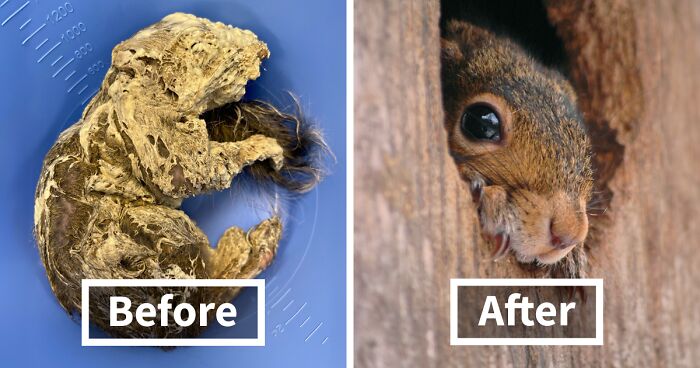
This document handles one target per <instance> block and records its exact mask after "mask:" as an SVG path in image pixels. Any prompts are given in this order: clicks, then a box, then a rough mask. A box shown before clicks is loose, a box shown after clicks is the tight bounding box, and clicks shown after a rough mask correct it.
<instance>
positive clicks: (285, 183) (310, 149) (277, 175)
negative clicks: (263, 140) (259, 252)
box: [203, 98, 331, 193]
mask: <svg viewBox="0 0 700 368" xmlns="http://www.w3.org/2000/svg"><path fill="white" fill-rule="evenodd" d="M293 99H294V106H295V112H294V113H286V112H283V111H280V110H279V109H277V108H276V107H274V106H273V105H271V104H270V103H267V102H264V101H258V100H254V101H244V102H237V103H233V104H229V105H226V106H224V107H221V108H218V109H214V110H212V111H209V112H206V113H205V114H204V116H203V118H204V120H205V121H207V130H208V131H209V137H210V139H212V140H215V141H219V142H232V141H240V140H244V139H246V138H248V137H250V136H252V135H255V134H262V135H264V136H267V137H271V138H274V139H276V140H277V143H279V145H280V146H282V148H283V149H284V164H283V167H282V169H280V170H278V171H275V170H274V169H273V168H272V167H271V166H270V165H267V164H266V163H255V164H253V165H251V166H249V167H248V169H247V171H248V173H249V174H250V175H251V176H252V177H253V178H254V179H256V181H258V182H263V183H265V182H269V181H270V180H271V181H272V182H274V183H276V184H278V185H280V186H282V187H284V188H286V189H287V190H289V191H290V192H292V193H304V192H307V191H309V190H311V189H312V188H313V187H314V186H315V185H316V184H318V182H319V181H320V180H321V179H322V178H323V176H324V175H325V171H326V170H325V168H324V159H325V156H326V155H327V154H331V152H330V150H329V148H328V146H327V145H326V142H325V141H324V139H323V135H322V134H321V131H320V130H319V129H318V128H317V127H316V126H315V125H314V124H313V122H311V121H309V120H307V119H306V118H305V117H304V115H303V114H302V113H301V109H300V107H299V102H298V100H297V99H296V98H293Z"/></svg>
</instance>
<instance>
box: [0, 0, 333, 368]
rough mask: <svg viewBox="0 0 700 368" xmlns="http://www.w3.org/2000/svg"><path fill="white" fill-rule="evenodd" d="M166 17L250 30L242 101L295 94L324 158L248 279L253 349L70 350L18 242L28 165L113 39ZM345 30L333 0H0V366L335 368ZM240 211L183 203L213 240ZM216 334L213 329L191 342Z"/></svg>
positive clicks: (97, 76)
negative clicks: (253, 61)
mask: <svg viewBox="0 0 700 368" xmlns="http://www.w3.org/2000/svg"><path fill="white" fill-rule="evenodd" d="M176 11H182V12H188V13H192V14H195V15H198V16H201V17H206V18H209V19H212V20H216V21H221V22H224V23H227V24H232V25H234V26H237V27H240V28H247V29H250V30H252V31H253V32H255V33H256V34H257V35H258V37H259V38H260V39H262V40H263V41H265V42H266V43H267V44H268V46H269V48H270V51H271V57H270V59H269V60H267V61H265V62H264V63H263V71H262V76H261V78H259V79H258V80H256V81H254V82H251V83H249V88H248V92H247V94H246V97H247V98H260V99H264V100H267V101H271V102H273V103H284V102H288V100H286V99H285V91H291V92H293V93H295V94H296V95H298V96H299V97H300V99H301V103H302V106H303V107H304V108H305V110H306V113H307V114H309V115H310V116H311V117H312V118H314V119H315V120H316V121H317V122H318V124H319V125H320V126H321V127H322V128H323V130H324V132H325V135H326V138H327V140H328V143H329V145H330V147H331V149H332V151H333V153H334V154H335V156H336V158H337V162H335V163H332V164H331V167H330V168H331V175H330V176H329V177H327V178H326V179H325V181H324V182H322V183H321V184H320V185H319V186H318V188H317V189H315V190H314V191H312V192H311V193H309V194H307V195H305V196H304V197H302V199H301V200H299V201H297V202H296V203H294V204H292V205H291V207H290V208H289V214H288V217H287V218H286V229H285V234H284V239H283V242H282V244H281V245H280V250H279V254H278V256H277V258H276V260H275V262H274V264H273V265H272V266H271V267H270V268H269V269H268V270H266V271H265V272H264V273H263V274H262V275H261V276H260V277H261V278H265V279H266V283H267V294H266V295H267V308H266V309H267V312H266V342H267V343H266V346H265V347H184V348H177V349H175V350H172V351H168V352H164V351H162V350H160V349H157V348H133V347H103V348H102V347H99V348H98V347H82V346H81V339H80V324H79V322H77V321H73V320H71V319H70V318H69V317H68V316H67V315H66V314H65V312H64V311H63V310H62V309H61V308H60V306H59V305H58V303H57V302H56V299H55V297H54V295H53V294H52V293H51V290H50V288H49V285H48V281H47V279H46V275H45V273H44V269H43V267H42V265H41V262H40V260H39V255H38V251H37V248H36V245H35V242H34V240H33V237H32V224H33V211H34V208H33V201H34V189H35V186H36V182H37V179H38V176H39V172H40V169H41V164H42V160H43V157H44V155H45V154H46V152H47V151H48V149H49V148H50V147H51V145H52V144H53V142H54V141H55V139H56V137H57V136H58V134H59V133H60V132H61V131H62V130H63V129H65V128H66V127H68V126H69V125H71V124H73V123H74V122H75V121H77V120H78V118H79V116H80V114H81V112H82V110H83V108H84V107H85V105H86V103H87V102H88V101H89V99H90V98H91V96H92V95H93V94H94V93H95V91H96V90H97V89H98V87H99V85H100V83H101V82H102V78H103V77H104V74H105V71H106V70H107V67H108V66H109V64H110V62H111V60H110V52H111V50H112V48H113V47H114V45H116V44H117V43H118V42H119V41H122V40H124V39H126V38H128V37H130V36H131V35H132V34H133V33H135V32H136V31H137V30H139V29H141V28H143V27H145V26H148V25H150V24H152V23H154V22H156V21H158V20H160V19H161V18H162V17H164V16H165V15H167V14H169V13H172V12H176ZM345 27H346V26H345V3H344V2H343V1H327V0H312V1H303V2H302V1H298V2H291V1H282V0H280V1H273V0H267V1H262V0H257V1H242V0H241V1H213V0H210V1H148V2H146V1H134V0H130V1H109V2H107V1H80V0H70V1H38V0H32V1H28V0H0V44H1V45H2V53H0V76H1V77H0V81H2V86H0V87H1V88H0V116H1V117H2V120H0V124H1V126H2V131H0V139H1V140H2V141H1V142H2V144H0V153H1V154H2V156H1V157H2V175H1V176H0V196H1V197H2V198H3V205H2V207H1V209H0V211H1V212H0V235H1V236H2V241H3V243H2V244H1V245H0V246H2V249H3V252H2V256H1V257H0V278H1V280H2V282H1V283H0V295H2V301H0V316H2V318H3V319H4V320H3V321H1V322H0V324H1V325H2V328H1V330H0V331H1V332H0V334H1V335H0V366H4V367H10V366H35V367H38V366H74V367H75V366H89V367H100V368H107V367H137V366H142V367H153V368H156V367H201V366H205V367H217V366H223V367H228V366H239V367H258V366H270V367H278V366H287V367H308V366H312V367H338V366H343V365H344V363H345V359H346V358H345V354H346V352H345V346H346V341H345V336H346V335H345V327H346V326H345V316H346V301H345V296H346V288H345V285H346V280H345V275H346V268H345V267H346V246H345V229H346V228H345V220H346V209H345V190H346V188H345V180H346V179H345V172H346V167H345V152H346V148H345V131H346V128H345V90H346V89H345V81H346V79H345V70H346V68H345V60H346V55H345ZM246 203H247V202H246V201H241V200H240V198H239V197H238V196H237V194H236V193H233V192H231V191H226V192H221V193H217V194H213V195H207V196H201V197H197V198H193V199H189V200H187V201H186V202H185V204H184V206H183V208H184V209H185V211H186V212H187V213H188V214H189V215H190V216H191V217H193V218H194V219H195V221H196V222H197V223H198V225H199V226H200V227H201V228H202V229H203V230H204V231H205V232H206V233H207V235H208V236H209V238H210V240H211V241H212V242H213V243H216V241H217V240H218V238H219V236H220V235H221V234H222V233H223V231H224V230H225V229H226V228H227V227H229V226H231V225H239V226H243V227H248V226H251V225H253V224H255V223H256V222H257V221H258V219H260V218H262V217H265V216H266V215H267V214H266V213H265V211H260V210H255V209H254V208H253V207H254V206H253V207H251V206H250V204H246ZM251 291H252V290H251ZM251 291H248V292H246V293H243V294H242V295H241V296H240V300H239V303H241V305H242V306H241V308H249V307H251V306H252V302H249V300H250V299H251V295H249V294H250V292H251ZM251 322H252V323H254V321H247V320H244V321H242V322H241V323H242V324H243V325H245V324H246V323H251ZM241 328H244V327H241ZM221 333H222V331H221V330H217V329H215V328H214V329H210V330H208V331H207V332H206V333H205V336H204V337H207V336H209V337H213V336H217V337H219V336H218V334H221ZM222 337H223V336H222Z"/></svg>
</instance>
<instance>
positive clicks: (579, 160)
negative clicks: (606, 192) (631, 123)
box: [441, 20, 593, 264]
mask: <svg viewBox="0 0 700 368" xmlns="http://www.w3.org/2000/svg"><path fill="white" fill-rule="evenodd" d="M441 47H442V53H441V54H442V56H441V58H442V91H443V100H444V108H445V127H446V129H447V131H448V143H449V149H450V153H451V155H452V156H453V158H454V160H455V162H456V164H457V166H458V169H459V172H460V175H461V176H462V178H463V179H464V180H466V181H467V182H468V183H469V184H470V189H471V192H472V196H473V199H474V201H475V203H476V204H477V206H478V213H479V219H480V222H481V227H482V234H483V235H484V236H485V237H486V238H488V239H490V240H491V241H493V243H494V244H495V246H496V248H495V251H494V255H495V257H496V258H500V257H502V256H504V255H505V254H507V253H508V250H509V249H510V250H513V253H514V254H515V256H516V258H517V259H518V260H519V261H520V262H523V263H530V262H534V263H537V264H555V263H557V262H558V261H559V260H561V259H562V258H564V257H565V256H566V255H567V254H569V252H571V251H572V249H574V248H575V247H576V245H579V244H581V243H583V241H584V240H585V239H586V235H587V233H588V217H587V214H586V205H587V203H588V201H589V200H590V198H591V192H592V187H593V174H592V168H591V153H590V152H591V147H590V142H589V138H588V136H587V133H586V131H585V126H584V123H583V118H582V116H581V113H580V112H579V110H578V108H577V105H576V95H575V93H574V90H573V88H572V87H571V85H570V84H569V83H568V82H567V80H566V79H564V77H563V76H562V75H561V74H559V73H557V72H555V71H553V70H551V69H548V68H546V67H544V66H542V65H541V64H540V63H539V62H537V61H536V60H535V59H533V58H532V57H531V56H530V55H529V54H528V53H527V52H526V51H525V50H524V49H523V48H521V47H520V46H518V45H517V44H515V43H514V42H513V41H511V40H510V39H508V38H505V37H500V36H496V35H494V34H493V33H492V32H490V31H488V30H486V29H484V28H481V27H478V26H475V25H473V24H470V23H466V22H463V21H457V20H452V21H450V22H448V23H447V25H446V27H445V31H444V34H443V38H442V45H441Z"/></svg>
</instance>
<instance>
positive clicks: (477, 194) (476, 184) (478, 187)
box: [469, 179, 484, 204]
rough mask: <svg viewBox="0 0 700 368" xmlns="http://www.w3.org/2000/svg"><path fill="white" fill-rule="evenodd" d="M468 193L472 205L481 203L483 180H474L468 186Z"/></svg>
mask: <svg viewBox="0 0 700 368" xmlns="http://www.w3.org/2000/svg"><path fill="white" fill-rule="evenodd" d="M469 191H470V192H471V194H472V201H474V204H479V203H481V198H482V197H483V196H484V179H474V180H472V181H471V182H470V184H469Z"/></svg>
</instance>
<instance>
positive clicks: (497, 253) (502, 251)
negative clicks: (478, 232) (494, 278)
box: [491, 233, 510, 262]
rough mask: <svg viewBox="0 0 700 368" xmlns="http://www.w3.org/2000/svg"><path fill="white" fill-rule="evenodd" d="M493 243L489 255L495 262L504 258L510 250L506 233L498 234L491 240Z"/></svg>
mask: <svg viewBox="0 0 700 368" xmlns="http://www.w3.org/2000/svg"><path fill="white" fill-rule="evenodd" d="M491 239H492V240H493V242H494V243H495V245H496V247H495V248H494V251H493V253H492V254H491V259H492V260H493V261H494V262H496V261H499V260H500V259H502V258H503V257H505V255H506V254H508V250H509V249H510V236H509V235H508V234H506V233H498V234H496V235H495V236H493V237H492V238H491Z"/></svg>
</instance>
